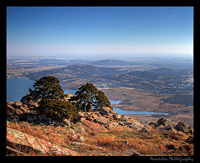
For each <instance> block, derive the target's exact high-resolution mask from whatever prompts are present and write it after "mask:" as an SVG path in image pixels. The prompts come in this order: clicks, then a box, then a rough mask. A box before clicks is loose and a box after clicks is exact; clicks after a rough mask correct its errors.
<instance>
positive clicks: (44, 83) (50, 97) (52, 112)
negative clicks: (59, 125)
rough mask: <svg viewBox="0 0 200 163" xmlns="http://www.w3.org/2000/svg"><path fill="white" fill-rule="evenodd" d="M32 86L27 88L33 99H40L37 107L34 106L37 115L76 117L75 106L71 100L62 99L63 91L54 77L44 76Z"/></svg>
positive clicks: (56, 118)
mask: <svg viewBox="0 0 200 163" xmlns="http://www.w3.org/2000/svg"><path fill="white" fill-rule="evenodd" d="M33 87H34V90H32V89H30V90H29V91H30V95H31V96H33V98H34V99H41V101H40V103H39V107H37V108H34V110H35V111H36V113H37V114H38V115H44V116H46V118H47V119H49V120H62V119H63V118H71V119H76V118H77V117H76V116H77V108H76V107H75V106H73V105H72V103H71V102H67V101H65V100H63V98H64V96H65V95H64V91H63V89H62V87H61V86H60V81H59V80H58V79H57V78H56V77H54V76H44V77H43V78H41V79H39V80H36V82H35V83H34V85H33Z"/></svg>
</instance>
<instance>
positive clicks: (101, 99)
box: [95, 91, 112, 109]
mask: <svg viewBox="0 0 200 163" xmlns="http://www.w3.org/2000/svg"><path fill="white" fill-rule="evenodd" d="M95 103H96V106H95V107H96V108H97V109H100V108H101V107H103V106H106V107H109V108H112V107H111V103H110V101H109V100H108V98H107V97H106V95H105V94H104V93H103V92H102V91H98V94H97V96H96V101H95Z"/></svg>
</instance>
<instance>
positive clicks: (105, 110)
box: [100, 107, 115, 115]
mask: <svg viewBox="0 0 200 163" xmlns="http://www.w3.org/2000/svg"><path fill="white" fill-rule="evenodd" d="M100 113H101V114H102V115H108V114H115V112H114V111H113V110H112V109H111V108H109V107H102V108H101V109H100Z"/></svg>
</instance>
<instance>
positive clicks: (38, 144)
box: [7, 128, 80, 156]
mask: <svg viewBox="0 0 200 163" xmlns="http://www.w3.org/2000/svg"><path fill="white" fill-rule="evenodd" d="M7 142H9V143H7V145H9V144H14V145H13V147H14V146H15V147H16V146H21V147H31V148H33V149H34V150H36V151H39V152H40V153H41V154H43V155H50V156H78V155H80V154H78V153H77V152H75V151H72V150H70V149H67V148H63V147H61V146H59V145H55V144H52V143H50V142H49V141H46V140H42V139H39V138H37V137H34V136H32V135H29V134H26V133H23V132H20V131H17V130H15V129H11V128H7ZM17 150H20V148H19V149H17Z"/></svg>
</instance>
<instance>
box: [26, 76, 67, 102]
mask: <svg viewBox="0 0 200 163" xmlns="http://www.w3.org/2000/svg"><path fill="white" fill-rule="evenodd" d="M33 87H34V89H35V90H34V91H32V90H31V89H29V91H30V94H31V95H32V96H34V98H36V99H37V98H45V97H48V98H51V99H53V98H55V97H56V98H63V95H64V91H63V89H62V87H61V86H60V81H59V80H58V79H57V78H56V77H54V76H45V77H43V78H41V79H39V80H36V82H35V83H34V85H33Z"/></svg>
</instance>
